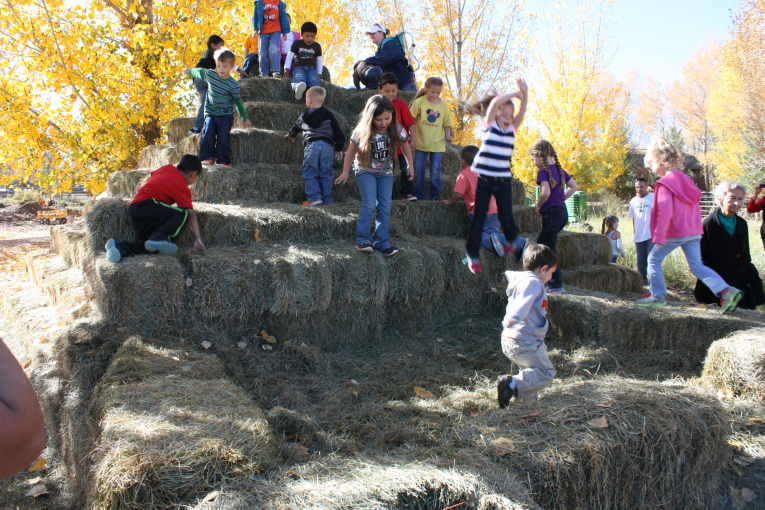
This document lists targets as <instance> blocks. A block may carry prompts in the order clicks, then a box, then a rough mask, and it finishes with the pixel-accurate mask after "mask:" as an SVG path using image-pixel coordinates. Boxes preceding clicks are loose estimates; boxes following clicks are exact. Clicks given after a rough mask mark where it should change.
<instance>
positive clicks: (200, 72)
mask: <svg viewBox="0 0 765 510" xmlns="http://www.w3.org/2000/svg"><path fill="white" fill-rule="evenodd" d="M235 63H236V55H234V52H233V51H231V50H229V49H228V48H221V49H219V50H218V51H216V52H215V69H184V70H183V72H184V73H185V74H187V75H191V76H192V77H194V78H196V79H197V80H204V81H206V82H207V83H208V86H209V88H208V90H207V99H206V100H205V124H204V127H203V128H202V139H201V140H200V142H199V159H201V160H202V162H203V163H206V164H208V165H213V164H215V162H216V160H217V163H218V164H219V165H221V166H226V167H229V166H231V141H230V135H231V128H232V127H233V125H234V105H236V110H237V111H238V112H239V117H241V119H242V121H243V122H244V127H252V122H250V120H249V119H248V118H247V114H246V113H245V111H244V103H243V102H242V96H241V93H240V91H239V82H237V81H236V80H235V79H234V78H232V77H231V70H232V69H233V68H234V64H235Z"/></svg>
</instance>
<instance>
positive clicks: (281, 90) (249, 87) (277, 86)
mask: <svg viewBox="0 0 765 510" xmlns="http://www.w3.org/2000/svg"><path fill="white" fill-rule="evenodd" d="M328 78H329V70H328V69H327V68H326V67H325V68H324V72H323V73H322V76H321V86H322V87H324V88H325V89H327V96H329V95H330V94H332V93H334V94H336V95H342V94H343V92H342V91H345V90H347V89H344V88H342V87H338V86H337V85H333V84H332V83H331V82H330V81H329V79H328ZM239 87H240V92H241V96H242V101H244V102H245V103H247V102H258V101H262V102H269V103H282V102H284V103H295V104H305V102H303V101H300V102H298V101H296V100H295V92H293V90H292V85H291V84H290V81H289V80H277V79H273V78H252V79H251V78H247V79H245V80H240V81H239ZM324 103H325V106H331V105H329V104H327V101H326V100H325V102H324Z"/></svg>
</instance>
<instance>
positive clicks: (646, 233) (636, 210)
mask: <svg viewBox="0 0 765 510" xmlns="http://www.w3.org/2000/svg"><path fill="white" fill-rule="evenodd" d="M652 208H653V193H649V194H647V195H646V196H644V197H643V198H640V197H639V196H637V195H635V196H634V197H632V200H630V207H629V209H628V210H627V217H628V218H635V242H636V243H642V242H643V241H646V240H648V239H650V238H651V209H652Z"/></svg>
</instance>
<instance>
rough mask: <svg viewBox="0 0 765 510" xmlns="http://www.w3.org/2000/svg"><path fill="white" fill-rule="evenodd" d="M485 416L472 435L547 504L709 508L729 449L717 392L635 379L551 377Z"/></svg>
mask: <svg viewBox="0 0 765 510" xmlns="http://www.w3.org/2000/svg"><path fill="white" fill-rule="evenodd" d="M535 410H538V411H540V413H539V415H538V417H536V416H533V415H532V413H533V412H535ZM523 416H525V418H522V417H523ZM484 418H485V420H486V421H485V423H484V426H485V427H488V428H490V430H492V428H493V432H492V433H490V434H488V435H478V434H475V436H474V440H475V441H477V442H478V446H479V447H483V448H485V449H486V450H487V451H491V452H493V454H494V455H496V456H498V457H500V458H501V459H502V462H503V463H507V464H509V465H510V466H511V467H512V468H514V469H515V470H517V471H519V472H521V473H526V474H527V475H528V476H529V478H530V479H531V483H532V486H533V492H534V494H535V499H536V501H537V502H538V503H539V504H540V505H541V506H542V507H544V508H555V509H558V508H560V509H570V508H624V509H627V508H699V509H701V508H706V503H707V502H708V501H709V499H710V498H711V496H712V494H713V493H714V491H715V490H716V488H717V484H718V480H719V477H720V472H721V470H722V467H723V466H724V465H725V464H726V463H727V462H728V461H729V459H730V455H731V453H730V449H729V447H728V444H727V437H728V434H729V432H730V426H729V424H728V416H727V413H726V411H725V410H724V409H723V408H722V407H721V405H720V404H719V403H718V402H717V400H716V399H714V398H713V397H711V396H707V395H705V394H703V393H698V392H695V391H693V390H690V389H683V388H682V387H678V386H674V387H673V386H670V385H662V384H657V383H650V382H645V381H640V380H632V379H622V378H619V377H611V376H609V377H606V378H603V379H600V380H596V381H590V382H582V383H573V384H557V385H554V386H552V387H549V388H547V389H545V391H544V392H543V393H542V394H541V399H540V401H539V403H538V404H515V405H513V406H512V407H511V408H510V410H509V412H507V413H489V414H488V415H485V417H484ZM604 426H605V428H604ZM481 429H482V430H481V431H483V430H485V429H484V428H483V427H482V428H481ZM500 436H502V437H503V439H499V437H500Z"/></svg>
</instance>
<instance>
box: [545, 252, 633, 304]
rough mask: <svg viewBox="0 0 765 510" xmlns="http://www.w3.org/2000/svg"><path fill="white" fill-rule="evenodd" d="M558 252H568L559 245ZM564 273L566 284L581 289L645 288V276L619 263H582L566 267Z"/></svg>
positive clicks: (626, 290) (622, 290)
mask: <svg viewBox="0 0 765 510" xmlns="http://www.w3.org/2000/svg"><path fill="white" fill-rule="evenodd" d="M568 248H569V247H566V249H568ZM558 254H559V255H566V254H567V252H565V251H563V249H562V247H560V246H559V248H558ZM562 273H563V274H562V277H563V283H564V285H567V286H573V287H579V288H580V289H588V290H594V291H597V292H607V293H609V294H625V293H629V292H640V290H641V289H642V288H643V278H642V277H641V276H640V273H638V272H637V271H635V270H634V269H630V268H628V267H626V266H622V265H619V264H608V265H605V266H603V265H581V266H576V267H572V268H570V269H565V270H563V272H562Z"/></svg>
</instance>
